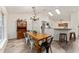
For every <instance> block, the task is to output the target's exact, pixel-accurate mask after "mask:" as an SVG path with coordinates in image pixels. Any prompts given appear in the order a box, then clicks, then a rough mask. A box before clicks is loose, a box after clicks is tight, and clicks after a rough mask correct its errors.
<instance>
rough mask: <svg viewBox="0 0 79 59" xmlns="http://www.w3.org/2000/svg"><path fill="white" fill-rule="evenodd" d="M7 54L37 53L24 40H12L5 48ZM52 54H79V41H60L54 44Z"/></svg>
mask: <svg viewBox="0 0 79 59" xmlns="http://www.w3.org/2000/svg"><path fill="white" fill-rule="evenodd" d="M4 52H5V53H36V51H35V50H34V49H33V51H31V49H30V47H28V46H27V45H26V44H25V40H24V39H20V40H18V39H10V40H9V41H8V44H7V46H6V48H5V51H4ZM52 52H53V53H79V39H76V41H73V42H68V43H67V44H66V43H65V42H62V43H60V42H59V41H53V42H52Z"/></svg>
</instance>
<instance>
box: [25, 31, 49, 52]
mask: <svg viewBox="0 0 79 59" xmlns="http://www.w3.org/2000/svg"><path fill="white" fill-rule="evenodd" d="M27 34H28V35H29V36H30V37H32V39H33V40H34V41H35V43H36V45H35V46H36V48H37V49H38V52H40V46H39V41H42V40H47V38H48V37H50V35H47V34H44V33H37V34H34V33H33V32H27Z"/></svg>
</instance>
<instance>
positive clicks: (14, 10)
mask: <svg viewBox="0 0 79 59" xmlns="http://www.w3.org/2000/svg"><path fill="white" fill-rule="evenodd" d="M6 8H7V11H8V12H9V13H23V12H24V13H26V12H29V13H30V12H32V6H6ZM56 8H58V9H60V10H61V12H63V13H64V12H75V11H77V10H78V8H79V7H77V6H36V10H37V11H38V12H48V11H54V10H55V9H56Z"/></svg>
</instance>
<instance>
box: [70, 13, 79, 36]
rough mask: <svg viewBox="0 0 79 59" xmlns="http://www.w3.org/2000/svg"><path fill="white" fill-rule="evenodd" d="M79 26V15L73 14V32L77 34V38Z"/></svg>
mask: <svg viewBox="0 0 79 59" xmlns="http://www.w3.org/2000/svg"><path fill="white" fill-rule="evenodd" d="M78 24H79V19H78V13H72V14H71V28H72V30H71V31H73V32H75V33H76V37H78Z"/></svg>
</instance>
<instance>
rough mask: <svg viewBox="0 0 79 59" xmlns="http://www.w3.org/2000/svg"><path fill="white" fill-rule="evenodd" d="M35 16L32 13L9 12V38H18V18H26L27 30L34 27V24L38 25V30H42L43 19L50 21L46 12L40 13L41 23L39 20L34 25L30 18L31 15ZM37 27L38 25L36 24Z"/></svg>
mask: <svg viewBox="0 0 79 59" xmlns="http://www.w3.org/2000/svg"><path fill="white" fill-rule="evenodd" d="M31 16H33V15H32V14H27V13H16V14H15V13H10V14H8V21H7V23H8V31H7V32H8V39H12V38H17V24H16V21H17V19H18V18H21V19H26V21H27V30H28V29H32V26H34V25H37V31H39V32H40V31H41V28H40V27H41V26H40V25H41V21H42V20H43V21H48V22H49V20H48V17H47V15H45V14H39V15H38V17H39V23H38V22H37V24H34V23H33V25H32V21H31V20H30V17H31ZM35 27H36V26H35Z"/></svg>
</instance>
